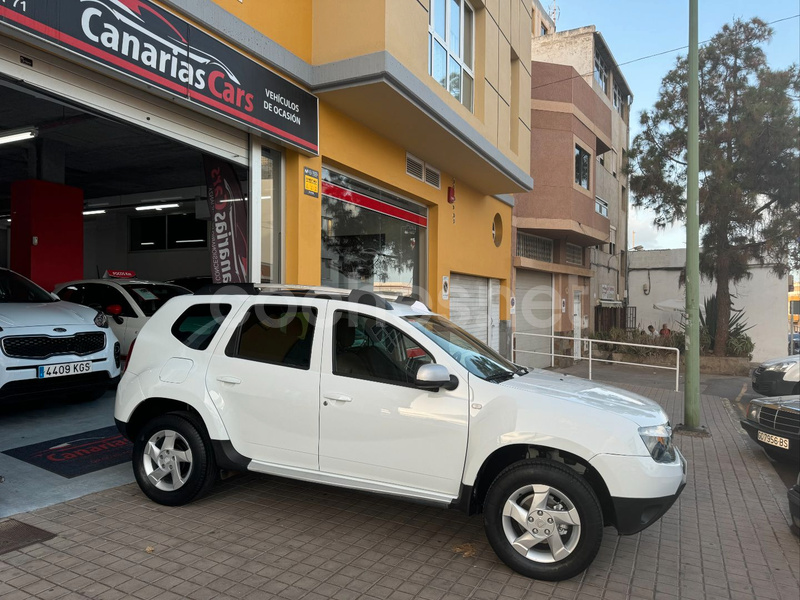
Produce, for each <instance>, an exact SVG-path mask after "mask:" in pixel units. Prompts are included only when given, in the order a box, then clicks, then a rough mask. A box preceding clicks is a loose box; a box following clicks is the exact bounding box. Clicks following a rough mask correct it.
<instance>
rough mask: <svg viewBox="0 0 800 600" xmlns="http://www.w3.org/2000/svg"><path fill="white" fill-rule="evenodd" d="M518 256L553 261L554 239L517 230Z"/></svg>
mask: <svg viewBox="0 0 800 600" xmlns="http://www.w3.org/2000/svg"><path fill="white" fill-rule="evenodd" d="M517 256H519V257H522V258H530V259H533V260H540V261H542V262H549V263H551V262H553V240H549V239H547V238H543V237H539V236H538V235H533V234H530V233H525V232H523V231H517Z"/></svg>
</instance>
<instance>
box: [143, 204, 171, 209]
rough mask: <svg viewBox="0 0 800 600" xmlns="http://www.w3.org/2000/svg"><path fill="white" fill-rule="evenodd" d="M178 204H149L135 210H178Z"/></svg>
mask: <svg viewBox="0 0 800 600" xmlns="http://www.w3.org/2000/svg"><path fill="white" fill-rule="evenodd" d="M178 206H179V205H178V204H149V205H147V206H137V207H136V210H162V209H164V208H178Z"/></svg>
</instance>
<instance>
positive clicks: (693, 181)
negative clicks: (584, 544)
mask: <svg viewBox="0 0 800 600" xmlns="http://www.w3.org/2000/svg"><path fill="white" fill-rule="evenodd" d="M698 1H699V0H689V105H688V109H689V115H688V127H689V131H688V135H689V139H688V142H689V143H688V146H687V153H686V154H687V156H686V158H687V163H688V165H687V174H686V313H687V315H688V319H689V322H688V324H687V327H686V379H685V384H684V399H683V413H684V417H683V418H684V428H685V429H687V430H690V431H692V430H698V429H699V428H700V202H699V200H700V177H699V173H700V156H699V154H700V141H699V140H700V135H699V133H700V125H699V120H700V119H699V104H700V102H699V100H700V98H699V83H698V81H699V77H698V71H699V69H698V37H697V12H698V10H697V4H698Z"/></svg>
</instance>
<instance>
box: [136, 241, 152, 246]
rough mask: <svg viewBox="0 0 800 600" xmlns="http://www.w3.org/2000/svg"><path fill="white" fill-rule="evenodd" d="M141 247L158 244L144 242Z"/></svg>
mask: <svg viewBox="0 0 800 600" xmlns="http://www.w3.org/2000/svg"><path fill="white" fill-rule="evenodd" d="M139 245H140V246H155V245H156V243H155V242H142V243H141V244H139Z"/></svg>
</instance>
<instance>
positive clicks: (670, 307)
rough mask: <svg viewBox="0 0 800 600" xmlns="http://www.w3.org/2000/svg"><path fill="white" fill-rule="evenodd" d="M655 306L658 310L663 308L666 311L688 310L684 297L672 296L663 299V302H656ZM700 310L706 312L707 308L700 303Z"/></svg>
mask: <svg viewBox="0 0 800 600" xmlns="http://www.w3.org/2000/svg"><path fill="white" fill-rule="evenodd" d="M653 308H655V309H656V310H663V311H665V312H679V313H685V312H686V300H684V299H683V298H670V299H669V300H662V301H661V302H656V303H655V304H653ZM700 312H701V313H704V312H705V309H704V308H703V306H702V305H700Z"/></svg>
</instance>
